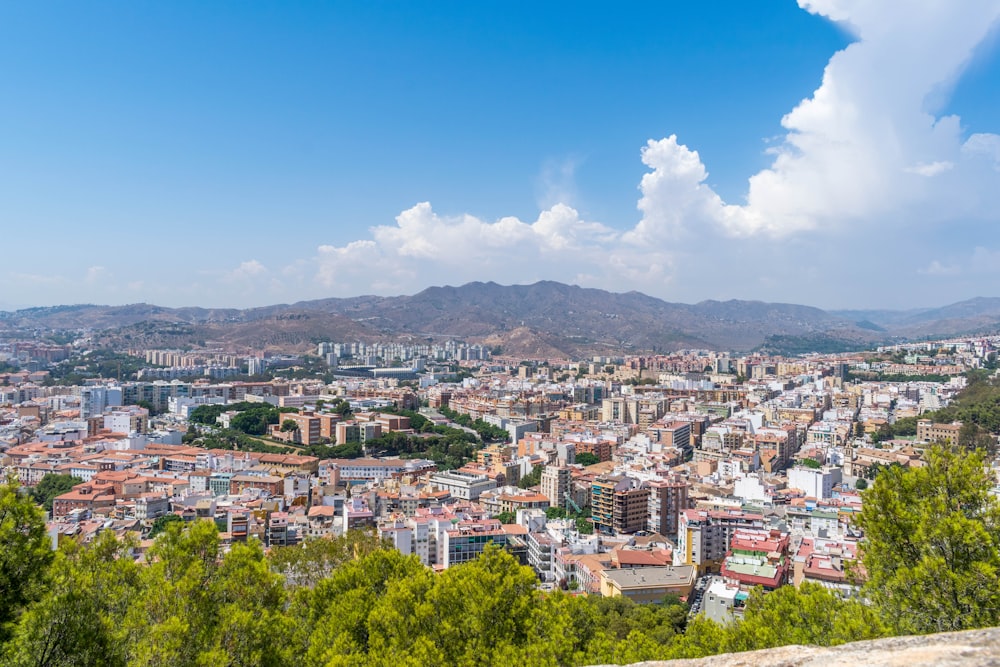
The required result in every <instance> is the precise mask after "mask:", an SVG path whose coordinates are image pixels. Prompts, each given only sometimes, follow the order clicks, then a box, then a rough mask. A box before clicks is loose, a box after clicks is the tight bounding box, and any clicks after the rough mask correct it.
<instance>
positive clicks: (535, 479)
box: [517, 465, 545, 489]
mask: <svg viewBox="0 0 1000 667" xmlns="http://www.w3.org/2000/svg"><path fill="white" fill-rule="evenodd" d="M543 470H545V466H542V465H537V466H535V467H534V468H533V469H532V470H531V472H529V473H528V474H527V475H525V476H524V477H522V478H521V479H520V481H519V482H518V483H517V485H518V486H519V487H521V488H522V489H527V488H530V487H532V486H538V484H539V483H541V481H542V471H543Z"/></svg>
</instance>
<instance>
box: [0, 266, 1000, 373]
mask: <svg viewBox="0 0 1000 667" xmlns="http://www.w3.org/2000/svg"><path fill="white" fill-rule="evenodd" d="M4 329H6V330H8V331H10V330H28V329H52V330H87V331H89V332H91V333H92V335H94V336H96V337H97V338H98V339H100V340H103V341H106V342H109V343H113V344H118V345H135V346H149V345H155V346H164V347H179V346H183V345H192V344H202V343H206V342H216V343H221V344H227V345H230V346H237V347H245V348H247V349H251V350H274V351H278V350H286V351H306V350H308V349H309V348H311V347H312V346H313V345H314V344H315V343H316V342H318V341H324V340H342V341H353V340H362V341H373V340H377V339H386V338H392V339H398V340H426V339H432V340H442V339H448V338H455V339H463V340H468V341H474V342H483V343H486V344H489V345H491V346H500V347H501V348H503V350H504V351H505V352H507V353H510V354H520V355H525V356H534V357H541V356H580V355H585V354H601V353H604V354H612V353H627V352H638V351H671V350H676V349H679V348H709V349H717V350H732V351H748V350H752V349H757V348H760V349H766V350H770V351H777V352H781V351H789V352H791V351H801V350H806V349H810V347H811V346H813V347H818V348H822V349H823V350H833V349H838V348H840V349H856V348H858V347H862V346H866V345H871V344H874V343H877V342H880V341H883V340H890V339H899V338H921V337H927V336H947V335H953V334H960V333H975V332H986V331H1000V298H977V299H970V300H968V301H963V302H960V303H956V304H952V305H950V306H945V307H942V308H934V309H921V310H910V311H885V310H882V311H874V310H873V311H865V310H855V311H824V310H821V309H819V308H813V307H810V306H802V305H795V304H784V303H765V302H760V301H737V300H732V301H702V302H701V303H697V304H693V305H691V304H683V303H670V302H667V301H663V300H661V299H657V298H654V297H651V296H647V295H645V294H641V293H639V292H627V293H624V294H622V293H614V292H607V291H605V290H600V289H591V288H583V287H577V286H575V285H565V284H562V283H558V282H552V281H543V282H538V283H535V284H532V285H509V286H504V285H498V284H496V283H493V282H488V283H482V282H473V283H469V284H466V285H462V286H459V287H452V286H447V285H446V286H442V287H431V288H428V289H425V290H423V291H421V292H418V293H417V294H414V295H411V296H395V297H378V296H359V297H352V298H330V299H317V300H313V301H302V302H298V303H294V304H278V305H273V306H265V307H261V308H250V309H242V310H241V309H229V308H223V309H208V308H164V307H161V306H155V305H151V304H132V305H127V306H97V305H77V306H58V307H51V308H29V309H23V310H17V311H13V312H2V313H0V331H2V330H4Z"/></svg>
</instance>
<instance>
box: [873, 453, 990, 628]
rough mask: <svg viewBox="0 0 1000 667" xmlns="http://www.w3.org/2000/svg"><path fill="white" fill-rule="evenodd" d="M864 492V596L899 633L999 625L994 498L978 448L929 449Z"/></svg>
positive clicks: (881, 476)
mask: <svg viewBox="0 0 1000 667" xmlns="http://www.w3.org/2000/svg"><path fill="white" fill-rule="evenodd" d="M926 460H927V465H926V466H924V467H922V468H902V467H893V466H890V467H888V468H885V469H883V470H882V472H881V473H880V474H879V475H878V476H877V477H876V478H875V481H874V482H873V484H872V485H871V487H870V488H869V489H868V490H867V491H865V494H864V509H863V511H862V512H861V515H860V517H859V525H860V526H861V528H862V529H863V530H864V532H865V541H864V543H863V545H862V554H863V556H862V562H863V564H864V569H865V572H866V573H867V577H868V580H867V583H866V585H865V590H866V593H867V595H868V596H869V597H870V599H871V600H872V601H873V602H874V603H875V605H876V606H877V608H878V610H879V611H880V612H881V614H882V617H883V618H885V619H887V620H888V622H890V623H891V624H892V626H893V629H894V630H895V631H897V632H899V633H924V632H943V631H950V630H962V629H966V628H977V627H983V626H987V625H997V624H998V623H1000V500H998V499H997V498H996V497H995V496H994V495H993V494H992V493H991V491H992V488H993V486H994V483H995V480H994V478H993V474H992V472H991V471H990V469H989V467H988V465H987V459H986V456H985V453H984V452H983V451H982V450H976V451H973V452H969V451H967V450H963V449H962V448H960V447H949V446H943V445H933V446H931V447H930V448H929V449H928V450H927V452H926Z"/></svg>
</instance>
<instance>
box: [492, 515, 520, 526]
mask: <svg viewBox="0 0 1000 667" xmlns="http://www.w3.org/2000/svg"><path fill="white" fill-rule="evenodd" d="M493 518H494V519H496V520H497V521H499V522H500V523H503V524H509V523H515V522H517V515H516V514H515V513H514V512H500V514H497V515H496V516H495V517H493Z"/></svg>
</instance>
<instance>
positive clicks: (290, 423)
mask: <svg viewBox="0 0 1000 667" xmlns="http://www.w3.org/2000/svg"><path fill="white" fill-rule="evenodd" d="M297 430H299V425H298V424H297V423H296V422H295V420H294V419H286V420H285V421H283V422H281V432H282V433H288V432H290V431H297Z"/></svg>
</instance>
